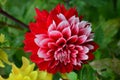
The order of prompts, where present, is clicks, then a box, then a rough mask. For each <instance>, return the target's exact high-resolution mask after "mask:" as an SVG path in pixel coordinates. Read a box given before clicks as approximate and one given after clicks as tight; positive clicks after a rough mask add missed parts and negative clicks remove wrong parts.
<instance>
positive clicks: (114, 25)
mask: <svg viewBox="0 0 120 80" xmlns="http://www.w3.org/2000/svg"><path fill="white" fill-rule="evenodd" d="M119 26H120V19H111V20H108V21H107V22H105V23H104V24H103V25H102V29H103V32H104V39H103V44H106V45H107V44H108V43H110V42H111V41H112V38H113V37H114V36H115V34H116V33H117V32H118V28H119Z"/></svg>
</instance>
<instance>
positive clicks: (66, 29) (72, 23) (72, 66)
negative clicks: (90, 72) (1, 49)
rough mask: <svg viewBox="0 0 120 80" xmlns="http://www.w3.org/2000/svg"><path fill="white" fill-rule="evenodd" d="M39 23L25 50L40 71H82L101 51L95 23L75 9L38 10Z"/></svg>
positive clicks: (26, 40) (33, 27)
mask: <svg viewBox="0 0 120 80" xmlns="http://www.w3.org/2000/svg"><path fill="white" fill-rule="evenodd" d="M36 14H37V16H35V19H36V22H34V23H33V22H32V23H30V25H29V27H30V32H28V33H26V35H25V40H24V44H25V46H24V50H25V51H27V52H32V55H31V60H32V61H33V62H35V63H36V64H37V66H38V68H39V69H40V70H47V71H48V72H50V73H56V72H61V73H65V72H70V71H72V70H79V69H80V68H81V66H82V64H84V63H85V62H86V61H88V60H92V59H93V58H94V56H93V54H92V53H93V52H94V51H95V50H96V49H97V48H98V46H97V44H96V43H95V42H93V33H92V32H91V30H92V29H91V24H90V23H89V22H87V21H83V20H81V19H80V17H79V16H78V13H77V11H76V9H75V8H70V9H69V10H67V9H66V8H65V7H64V6H63V5H58V6H57V7H56V8H55V9H53V10H52V11H51V12H50V13H48V12H47V11H45V10H43V11H40V10H39V9H36Z"/></svg>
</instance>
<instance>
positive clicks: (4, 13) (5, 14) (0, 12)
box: [0, 8, 28, 29]
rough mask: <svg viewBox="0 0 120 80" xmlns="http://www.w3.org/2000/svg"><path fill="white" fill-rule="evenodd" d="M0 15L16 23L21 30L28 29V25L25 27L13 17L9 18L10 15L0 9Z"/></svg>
mask: <svg viewBox="0 0 120 80" xmlns="http://www.w3.org/2000/svg"><path fill="white" fill-rule="evenodd" d="M0 14H2V15H4V16H6V17H7V18H9V19H11V20H13V21H15V22H16V23H18V24H19V25H20V26H21V27H22V28H27V29H28V25H26V24H25V23H23V22H21V21H20V20H18V19H16V18H15V17H13V16H11V15H10V14H8V13H7V12H5V11H4V10H3V9H2V8H0Z"/></svg>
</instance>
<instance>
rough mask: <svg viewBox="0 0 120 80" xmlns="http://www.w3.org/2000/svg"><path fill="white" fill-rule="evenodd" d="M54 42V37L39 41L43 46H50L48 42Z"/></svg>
mask: <svg viewBox="0 0 120 80" xmlns="http://www.w3.org/2000/svg"><path fill="white" fill-rule="evenodd" d="M49 42H53V40H52V39H49V38H46V39H44V40H42V41H41V42H40V43H39V46H40V47H42V48H48V43H49Z"/></svg>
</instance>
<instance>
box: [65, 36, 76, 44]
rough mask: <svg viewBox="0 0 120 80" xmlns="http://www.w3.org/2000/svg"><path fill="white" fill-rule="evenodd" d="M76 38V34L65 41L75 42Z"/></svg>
mask: <svg viewBox="0 0 120 80" xmlns="http://www.w3.org/2000/svg"><path fill="white" fill-rule="evenodd" d="M77 39H78V36H77V35H74V36H71V37H70V38H69V39H68V41H67V43H75V42H76V41H77Z"/></svg>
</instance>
